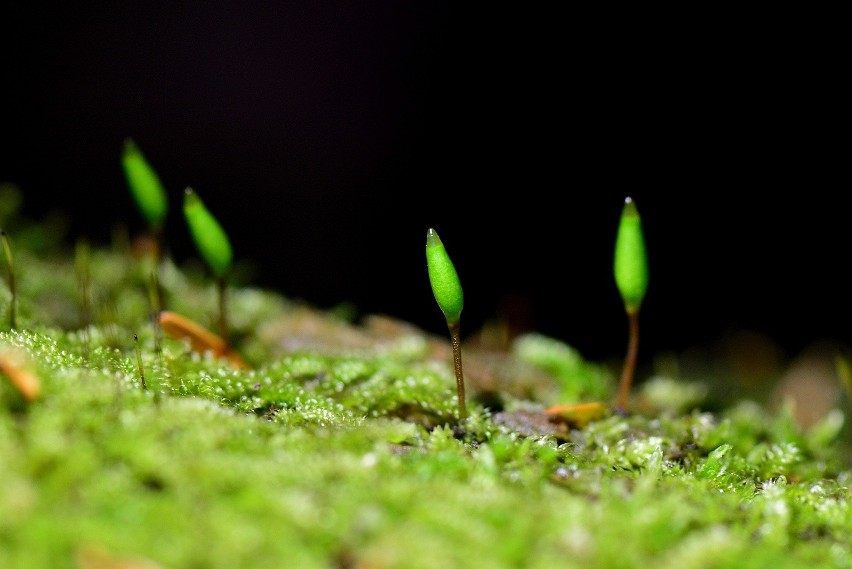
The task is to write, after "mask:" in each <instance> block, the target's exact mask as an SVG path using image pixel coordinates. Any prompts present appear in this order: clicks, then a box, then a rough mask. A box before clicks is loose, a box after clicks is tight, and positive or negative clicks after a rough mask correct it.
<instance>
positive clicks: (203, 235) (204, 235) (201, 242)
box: [183, 188, 233, 277]
mask: <svg viewBox="0 0 852 569" xmlns="http://www.w3.org/2000/svg"><path fill="white" fill-rule="evenodd" d="M183 213H184V216H185V217H186V224H187V225H188V226H189V232H190V234H192V238H193V240H194V241H195V246H196V247H197V248H198V252H199V253H201V256H202V257H203V258H204V260H205V261H206V262H207V264H208V265H209V266H210V268H211V269H212V270H213V274H214V275H216V277H221V276H223V275H224V274H225V273H226V272H227V271H228V270H229V269H230V268H231V263H232V261H233V252H232V250H231V242H230V241H229V240H228V235H227V234H226V233H225V230H224V229H222V226H221V225H220V224H219V221H218V220H217V219H216V218H215V217H213V214H212V213H210V211H209V210H208V209H207V207H206V206H205V205H204V202H202V201H201V198H200V197H198V194H196V193H195V191H193V189H192V188H186V191H185V192H184V198H183Z"/></svg>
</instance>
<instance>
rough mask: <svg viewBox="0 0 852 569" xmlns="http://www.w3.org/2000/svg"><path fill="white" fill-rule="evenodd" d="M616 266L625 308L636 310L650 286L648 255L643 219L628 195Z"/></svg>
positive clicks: (619, 231) (619, 234)
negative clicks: (643, 231)
mask: <svg viewBox="0 0 852 569" xmlns="http://www.w3.org/2000/svg"><path fill="white" fill-rule="evenodd" d="M613 267H614V272H615V283H616V285H617V286H618V291H619V292H620V293H621V298H622V299H623V300H624V307H625V309H626V310H627V311H628V312H636V311H637V310H639V307H640V306H641V304H642V300H643V299H644V298H645V292H647V290H648V256H647V253H646V251H645V237H644V235H643V233H642V219H641V218H640V217H639V210H637V209H636V204H635V203H634V202H633V200H632V199H631V198H629V197H628V198H627V199H625V200H624V208H623V209H622V212H621V220H620V222H619V224H618V233H617V235H616V240H615V260H614V263H613Z"/></svg>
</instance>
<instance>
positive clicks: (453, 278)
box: [426, 227, 464, 324]
mask: <svg viewBox="0 0 852 569" xmlns="http://www.w3.org/2000/svg"><path fill="white" fill-rule="evenodd" d="M426 265H427V267H428V269H429V282H430V283H431V285H432V293H433V294H434V295H435V300H436V301H437V302H438V306H439V307H440V309H441V312H443V313H444V317H445V318H446V319H447V323H448V324H458V322H459V319H460V318H461V311H462V307H463V306H464V293H463V292H462V286H461V281H459V276H458V274H457V273H456V268H455V267H454V266H453V262H452V261H451V260H450V256H449V255H448V254H447V250H446V248H444V244H443V243H442V242H441V238H440V237H438V233H437V232H436V231H435V230H434V229H432V228H431V227H430V228H429V231H428V232H427V233H426Z"/></svg>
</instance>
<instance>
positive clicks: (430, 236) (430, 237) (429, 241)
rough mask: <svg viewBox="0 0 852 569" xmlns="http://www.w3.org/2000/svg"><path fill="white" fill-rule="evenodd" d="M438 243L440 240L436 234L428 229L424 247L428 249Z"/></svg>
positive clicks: (431, 229)
mask: <svg viewBox="0 0 852 569" xmlns="http://www.w3.org/2000/svg"><path fill="white" fill-rule="evenodd" d="M440 242H441V238H440V237H438V232H436V231H435V230H434V229H433V228H432V227H430V228H429V231H427V232H426V246H427V247H429V246H431V245H437V244H438V243H440Z"/></svg>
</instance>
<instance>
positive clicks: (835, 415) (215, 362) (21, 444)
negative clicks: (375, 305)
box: [0, 219, 852, 569]
mask: <svg viewBox="0 0 852 569" xmlns="http://www.w3.org/2000/svg"><path fill="white" fill-rule="evenodd" d="M6 221H7V223H8V222H9V219H7V220H6ZM12 227H14V231H9V232H8V235H9V236H10V238H11V241H12V244H13V247H14V253H15V269H16V276H17V279H16V280H17V296H16V309H17V310H16V312H17V318H16V326H15V327H14V329H13V328H12V327H11V326H10V321H9V318H8V315H9V313H10V308H11V301H12V297H11V294H10V292H9V290H8V287H6V286H3V287H0V288H2V290H0V314H1V315H2V319H0V322H2V324H3V325H2V328H0V357H3V358H7V359H9V360H10V361H11V360H14V361H15V362H16V365H19V366H21V367H22V368H23V369H26V370H28V371H29V372H31V373H32V374H34V376H35V377H37V378H38V381H39V383H40V388H41V392H40V395H39V396H38V398H36V399H35V400H33V401H28V400H27V399H26V398H25V397H24V396H23V395H22V393H21V392H20V391H19V390H17V389H15V387H14V386H13V384H12V382H10V381H7V380H6V379H7V378H5V377H3V375H0V567H4V568H10V569H19V568H20V569H24V568H26V569H38V568H50V569H59V568H63V567H74V568H83V569H89V568H118V567H124V568H132V567H137V568H142V567H161V568H172V569H177V568H208V567H209V568H214V567H215V568H231V569H233V568H250V567H264V568H268V567H288V568H289V567H292V568H298V569H312V568H325V569H328V568H363V569H368V568H369V569H379V568H412V569H416V568H424V569H427V568H436V569H439V568H440V569H447V568H456V567H459V568H461V567H465V568H473V567H487V568H502V567H525V568H554V567H565V568H571V567H578V568H597V567H602V568H603V567H625V568H629V567H637V568H640V567H641V568H649V567H677V568H680V569H686V568H705V567H707V568H709V567H720V568H721V567H730V568H738V569H742V568H764V567H773V568H776V569H777V568H787V567H789V568H796V569H800V568H803V567H808V568H815V567H838V568H841V567H852V495H850V484H852V464H851V463H850V454H849V444H848V437H847V436H846V432H845V429H846V428H847V427H846V425H845V421H844V419H845V414H846V413H847V412H848V411H847V410H846V409H843V408H840V407H842V406H843V405H846V407H847V408H848V401H847V400H846V399H841V403H842V405H841V406H840V407H838V408H837V409H834V410H832V411H831V412H829V413H827V414H825V416H824V417H823V418H822V419H821V420H820V421H818V422H816V423H815V424H813V425H810V426H808V427H807V428H804V427H802V426H801V425H800V424H799V423H797V422H796V420H795V417H794V414H793V412H792V410H791V409H790V408H789V406H784V405H782V406H780V407H779V408H777V409H774V410H770V409H769V408H768V407H767V406H765V405H763V404H760V403H758V402H755V401H752V400H749V399H741V400H738V401H733V402H731V403H730V404H726V405H725V406H712V405H708V404H706V401H705V399H704V397H705V394H706V393H707V391H706V390H704V389H702V386H701V385H700V384H697V383H695V382H688V381H680V380H679V379H678V378H667V379H662V378H656V379H652V380H649V381H645V382H642V383H641V384H640V385H637V387H636V392H635V393H634V398H635V400H637V401H639V400H641V401H644V403H643V404H642V405H641V406H639V405H637V407H636V409H635V410H634V412H633V413H631V414H630V415H628V416H621V415H619V414H613V413H604V414H603V415H601V416H597V417H592V418H591V419H588V418H582V417H580V418H577V417H573V418H572V417H561V416H558V415H553V414H548V413H546V412H545V410H546V409H547V408H548V407H549V406H551V405H555V404H569V403H580V402H589V401H610V400H611V399H612V397H613V395H614V389H613V386H614V382H613V373H612V371H611V370H610V369H609V368H608V367H607V366H604V365H602V364H600V363H596V362H591V361H587V360H585V359H584V358H583V357H582V356H581V355H580V354H578V353H577V352H576V351H575V350H573V349H572V348H571V347H570V346H568V345H566V344H564V343H562V342H560V341H558V340H556V339H554V338H549V337H546V336H543V335H540V334H534V333H527V334H523V335H521V336H518V337H515V338H512V340H511V341H510V342H508V343H507V344H506V345H505V346H503V347H501V348H494V347H491V348H485V347H483V346H482V345H474V344H473V343H472V342H471V343H470V344H469V345H466V346H464V347H463V351H464V358H465V359H464V364H465V375H466V377H467V380H468V410H469V417H468V419H467V420H466V421H464V422H459V421H458V420H457V418H456V417H457V401H456V392H455V378H454V374H453V366H452V356H451V353H450V347H449V342H448V340H447V338H444V337H433V336H431V335H429V334H427V333H425V332H423V331H421V330H419V329H417V328H416V327H414V326H412V325H410V324H408V323H406V322H402V321H399V320H395V319H393V318H390V317H386V316H378V315H376V316H370V317H366V318H363V319H359V320H358V321H357V322H356V321H353V319H351V318H347V317H346V315H345V311H337V310H319V309H316V308H314V307H311V306H310V305H308V304H306V303H304V302H299V301H294V300H292V299H288V298H286V297H284V296H282V295H281V294H279V293H276V292H274V291H269V290H261V289H258V288H253V287H251V286H246V285H238V284H235V285H234V286H232V287H231V289H230V291H229V293H228V294H229V318H230V326H231V331H232V342H233V345H234V347H235V349H236V350H238V352H239V353H240V354H241V355H242V356H243V357H244V358H245V360H246V361H248V362H249V364H250V369H239V368H235V367H233V366H232V365H229V362H228V361H227V360H224V359H219V358H216V357H214V356H213V355H212V354H211V353H200V352H197V351H193V350H192V349H191V348H190V346H189V345H188V344H187V343H186V342H185V341H184V340H181V339H177V338H173V337H169V336H168V335H166V334H163V333H162V330H160V329H159V328H158V327H157V326H155V325H154V319H152V317H151V313H152V309H151V305H152V301H151V298H152V295H151V294H150V293H149V289H150V285H151V275H152V271H157V273H158V274H159V277H158V279H159V283H160V286H161V287H162V290H163V292H164V298H165V302H166V304H167V306H168V308H169V309H170V310H173V311H175V312H177V313H179V314H182V315H184V316H186V317H188V318H190V319H192V320H194V321H196V322H198V323H200V324H202V325H204V326H205V327H208V328H210V329H215V306H216V291H215V287H214V286H213V285H212V284H211V283H210V282H209V280H208V279H206V277H205V275H204V274H203V271H199V270H197V267H193V266H186V267H179V266H177V265H175V264H174V263H173V262H172V261H170V260H169V259H168V258H167V259H165V260H163V262H162V263H161V264H160V265H159V268H157V265H156V264H155V263H153V261H152V260H151V258H150V257H149V256H146V255H144V254H139V253H138V252H137V251H136V250H135V249H134V248H133V247H132V246H131V245H130V244H129V243H127V242H124V241H122V240H120V239H118V240H116V242H115V243H113V244H112V245H111V246H109V247H103V248H98V247H93V248H91V250H88V251H86V254H85V255H83V254H81V251H80V248H79V247H78V249H77V251H76V254H75V251H74V250H71V251H68V250H64V249H63V246H62V245H61V244H59V243H55V242H53V241H52V240H51V237H50V235H51V233H50V230H49V227H48V226H47V223H41V224H37V225H26V224H23V223H18V224H17V225H15V224H14V223H12ZM81 259H83V263H84V264H81ZM2 268H3V269H4V271H5V268H6V267H5V264H2ZM424 274H425V269H424ZM4 278H5V272H4ZM424 278H425V276H424ZM4 283H5V280H4ZM439 317H440V316H439V315H438V314H437V308H436V318H439ZM137 349H138V351H137ZM143 378H144V386H143V381H142V379H143Z"/></svg>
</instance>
